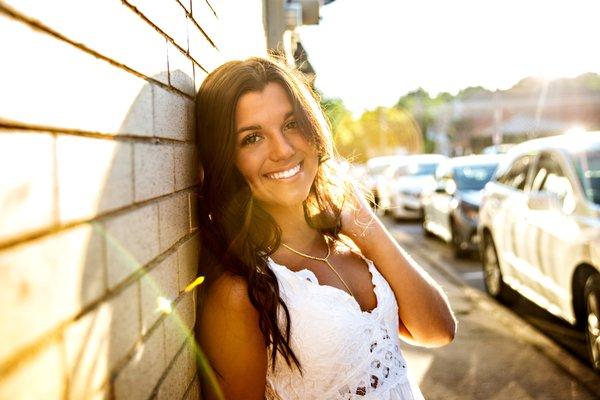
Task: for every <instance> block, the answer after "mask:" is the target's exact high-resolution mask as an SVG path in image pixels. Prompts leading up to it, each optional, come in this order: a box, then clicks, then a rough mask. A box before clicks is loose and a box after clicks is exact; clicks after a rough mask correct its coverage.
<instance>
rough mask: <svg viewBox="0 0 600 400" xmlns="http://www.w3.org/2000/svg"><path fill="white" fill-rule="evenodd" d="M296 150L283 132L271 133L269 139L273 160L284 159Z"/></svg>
mask: <svg viewBox="0 0 600 400" xmlns="http://www.w3.org/2000/svg"><path fill="white" fill-rule="evenodd" d="M295 152H296V150H295V149H294V146H293V145H292V143H290V141H289V140H288V138H287V137H286V136H285V135H284V134H283V133H281V132H280V133H278V134H276V135H273V140H272V141H271V154H270V155H271V159H272V160H273V161H281V160H286V159H288V158H290V157H291V156H293V155H294V153H295Z"/></svg>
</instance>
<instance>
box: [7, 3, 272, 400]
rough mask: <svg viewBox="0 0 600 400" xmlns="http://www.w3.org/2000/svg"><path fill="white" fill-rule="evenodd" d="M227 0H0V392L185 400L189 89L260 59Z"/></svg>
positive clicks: (238, 9)
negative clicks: (240, 62)
mask: <svg viewBox="0 0 600 400" xmlns="http://www.w3.org/2000/svg"><path fill="white" fill-rule="evenodd" d="M236 3H237V4H236V5H232V4H231V2H225V1H223V0H160V1H159V0H123V1H121V0H87V1H81V0H54V1H47V0H37V1H36V0H0V38H1V39H0V58H1V62H0V399H96V398H117V399H123V398H126V399H128V400H129V399H148V398H159V399H183V398H186V399H188V398H189V399H196V398H198V397H199V387H198V382H197V379H196V378H195V372H196V362H195V353H194V351H193V346H192V345H191V344H192V343H191V341H190V336H189V331H190V329H191V327H192V326H193V324H194V318H195V310H194V305H195V301H194V295H195V292H194V291H189V292H186V291H185V290H184V288H186V286H187V285H188V284H189V283H190V282H191V281H193V280H194V278H195V274H196V270H197V264H198V257H199V255H198V235H197V232H196V227H195V223H194V219H193V212H192V209H193V198H194V197H193V194H194V190H195V174H196V172H195V167H194V158H195V156H194V143H193V98H194V94H195V92H196V90H197V88H198V87H199V85H200V84H201V82H202V79H203V78H204V77H205V76H206V74H207V73H208V72H209V71H211V70H212V69H213V68H215V67H216V66H218V65H219V64H220V63H222V62H223V61H225V60H226V59H229V58H234V57H235V58H242V57H246V56H248V55H250V54H257V53H258V54H261V53H262V54H264V52H265V33H264V27H263V2H262V1H260V0H251V1H246V0H245V1H243V2H236ZM159 299H162V300H159ZM161 301H162V303H161ZM160 304H162V307H159V305H160ZM169 305H170V306H171V307H172V312H170V313H169V312H168V309H169V307H168V306H169ZM160 310H164V311H163V312H160Z"/></svg>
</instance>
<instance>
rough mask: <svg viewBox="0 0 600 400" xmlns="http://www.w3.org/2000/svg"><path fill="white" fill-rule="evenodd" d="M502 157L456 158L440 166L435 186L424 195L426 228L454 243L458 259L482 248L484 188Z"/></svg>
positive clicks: (476, 156)
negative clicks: (479, 226) (480, 229)
mask: <svg viewBox="0 0 600 400" xmlns="http://www.w3.org/2000/svg"><path fill="white" fill-rule="evenodd" d="M499 160H500V156H492V155H474V156H464V157H455V158H452V159H450V160H448V161H447V162H444V163H442V164H440V165H439V166H438V168H437V170H436V173H435V183H436V184H435V189H433V190H429V191H428V192H426V193H424V195H423V231H424V232H425V234H427V235H436V236H438V237H440V238H441V239H443V240H444V241H446V242H448V243H450V244H451V245H452V251H453V253H454V256H455V257H456V258H460V257H464V256H466V255H467V254H468V253H470V252H472V251H477V250H478V243H479V239H478V238H479V236H478V235H477V222H478V220H479V216H478V214H479V203H480V201H481V191H482V189H483V188H484V186H485V184H486V183H488V182H489V180H490V179H491V178H492V176H493V175H494V172H495V171H496V168H497V167H498V161H499Z"/></svg>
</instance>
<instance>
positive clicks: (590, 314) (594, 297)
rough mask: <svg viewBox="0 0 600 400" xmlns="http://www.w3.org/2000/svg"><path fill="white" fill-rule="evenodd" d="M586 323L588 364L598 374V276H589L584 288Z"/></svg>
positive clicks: (599, 343) (599, 320) (599, 369)
mask: <svg viewBox="0 0 600 400" xmlns="http://www.w3.org/2000/svg"><path fill="white" fill-rule="evenodd" d="M583 293H584V299H585V310H586V317H587V318H586V323H585V336H586V338H587V348H588V354H589V357H590V364H591V365H592V368H593V369H594V371H595V372H596V373H600V275H598V274H594V275H591V276H590V277H589V278H588V279H587V282H586V283H585V288H584V292H583Z"/></svg>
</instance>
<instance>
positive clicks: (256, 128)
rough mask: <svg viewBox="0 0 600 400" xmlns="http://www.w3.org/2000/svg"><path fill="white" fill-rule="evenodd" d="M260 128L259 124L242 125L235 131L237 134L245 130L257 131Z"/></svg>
mask: <svg viewBox="0 0 600 400" xmlns="http://www.w3.org/2000/svg"><path fill="white" fill-rule="evenodd" d="M261 129H262V128H261V126H260V125H250V126H242V127H241V128H239V129H238V130H237V131H236V132H235V133H236V134H238V135H239V134H240V133H242V132H245V131H259V130H261Z"/></svg>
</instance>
